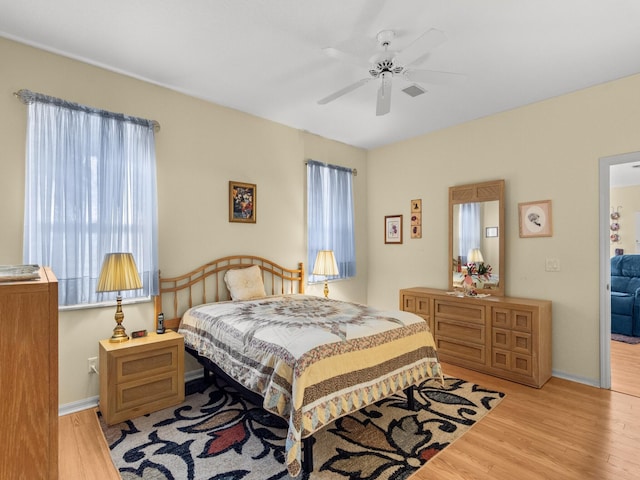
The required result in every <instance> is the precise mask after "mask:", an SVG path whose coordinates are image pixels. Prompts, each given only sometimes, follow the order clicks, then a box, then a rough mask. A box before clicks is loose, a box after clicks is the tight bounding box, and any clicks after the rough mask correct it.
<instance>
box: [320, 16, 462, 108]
mask: <svg viewBox="0 0 640 480" xmlns="http://www.w3.org/2000/svg"><path fill="white" fill-rule="evenodd" d="M395 36H396V35H395V32H394V31H393V30H382V31H381V32H379V33H378V34H377V35H376V40H377V41H378V45H379V47H380V48H381V49H382V51H381V52H378V53H376V54H375V55H373V56H371V57H370V59H369V62H368V65H369V67H368V73H369V76H368V77H365V78H362V79H360V80H358V81H357V82H355V83H352V84H350V85H347V86H346V87H343V88H341V89H340V90H338V91H336V92H334V93H332V94H331V95H328V96H326V97H324V98H322V99H320V100H318V104H319V105H326V104H327V103H329V102H332V101H334V100H336V99H338V98H340V97H342V96H343V95H346V94H347V93H350V92H352V91H354V90H356V89H358V88H360V87H362V86H363V85H365V84H367V83H368V82H369V81H371V80H379V81H380V86H379V87H378V96H377V100H376V115H378V116H380V115H386V114H387V113H389V112H390V111H391V89H392V79H393V77H394V76H398V77H399V78H400V79H402V80H405V81H408V82H411V83H413V85H410V86H409V87H407V88H405V89H403V91H404V92H405V93H407V95H410V96H412V97H416V96H418V95H421V94H423V93H425V91H426V89H424V88H421V87H420V86H418V85H415V83H435V84H438V83H447V82H449V81H451V80H454V79H455V78H459V77H461V75H459V74H456V73H450V72H440V71H434V70H421V69H413V68H411V67H412V66H413V65H416V64H419V63H421V62H423V61H424V60H426V59H427V57H428V56H429V53H430V51H431V50H432V49H433V48H435V47H437V46H438V45H440V44H441V43H443V42H444V41H445V40H446V37H445V35H444V33H442V32H441V31H440V30H436V29H433V28H432V29H430V30H427V31H426V32H424V33H423V34H422V35H420V36H419V37H418V38H417V39H416V40H414V41H413V42H412V43H411V44H410V45H408V46H407V47H406V48H405V49H404V50H402V51H399V52H396V51H393V50H390V49H389V47H390V46H391V42H392V41H393V39H394V38H395ZM323 51H324V52H325V54H326V55H328V56H329V57H331V58H335V59H337V60H340V61H344V62H347V63H350V64H352V65H355V66H357V67H363V64H365V63H366V62H363V61H362V60H361V59H359V58H358V57H356V56H354V55H352V54H350V53H347V52H343V51H341V50H339V49H337V48H333V47H330V48H325V49H323ZM409 58H411V61H408V59H409Z"/></svg>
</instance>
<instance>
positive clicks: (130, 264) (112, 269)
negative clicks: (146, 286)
mask: <svg viewBox="0 0 640 480" xmlns="http://www.w3.org/2000/svg"><path fill="white" fill-rule="evenodd" d="M138 288H142V282H141V281H140V275H138V268H137V267H136V262H135V260H134V259H133V255H132V254H131V253H107V254H106V255H105V256H104V262H103V263H102V271H101V272H100V278H98V285H97V286H96V292H121V291H123V290H136V289H138Z"/></svg>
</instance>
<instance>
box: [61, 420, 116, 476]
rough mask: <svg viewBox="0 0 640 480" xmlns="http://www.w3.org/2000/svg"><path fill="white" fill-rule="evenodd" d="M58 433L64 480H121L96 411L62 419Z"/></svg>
mask: <svg viewBox="0 0 640 480" xmlns="http://www.w3.org/2000/svg"><path fill="white" fill-rule="evenodd" d="M58 431H59V435H60V442H59V445H60V456H59V457H58V460H59V473H60V480H120V474H119V473H118V471H117V470H116V467H115V466H114V465H113V462H112V461H111V456H110V455H109V447H108V446H107V441H106V440H105V438H104V435H103V434H102V430H101V429H100V424H99V423H98V416H97V415H96V409H95V408H91V409H88V410H82V411H81V412H76V413H72V414H70V415H63V416H61V417H60V420H59V423H58Z"/></svg>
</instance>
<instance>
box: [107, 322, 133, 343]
mask: <svg viewBox="0 0 640 480" xmlns="http://www.w3.org/2000/svg"><path fill="white" fill-rule="evenodd" d="M127 340H129V335H127V333H126V332H125V330H124V327H123V326H122V325H117V326H116V328H114V329H113V335H111V338H110V339H109V341H110V342H112V343H121V342H126V341H127Z"/></svg>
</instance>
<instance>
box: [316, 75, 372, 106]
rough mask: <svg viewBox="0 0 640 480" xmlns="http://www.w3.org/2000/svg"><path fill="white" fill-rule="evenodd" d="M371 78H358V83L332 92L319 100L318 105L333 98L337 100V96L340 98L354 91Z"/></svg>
mask: <svg viewBox="0 0 640 480" xmlns="http://www.w3.org/2000/svg"><path fill="white" fill-rule="evenodd" d="M369 80H371V77H367V78H363V79H362V80H358V81H357V82H356V83H352V84H351V85H347V86H346V87H344V88H342V89H340V90H338V91H337V92H334V93H332V94H331V95H328V96H326V97H324V98H322V99H320V100H318V105H325V104H327V103H329V102H332V101H333V100H335V99H336V98H339V97H341V96H343V95H345V94H347V93H349V92H353V91H354V90H355V89H356V88H360V87H361V86H363V85H364V84H365V83H367V82H368V81H369Z"/></svg>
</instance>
